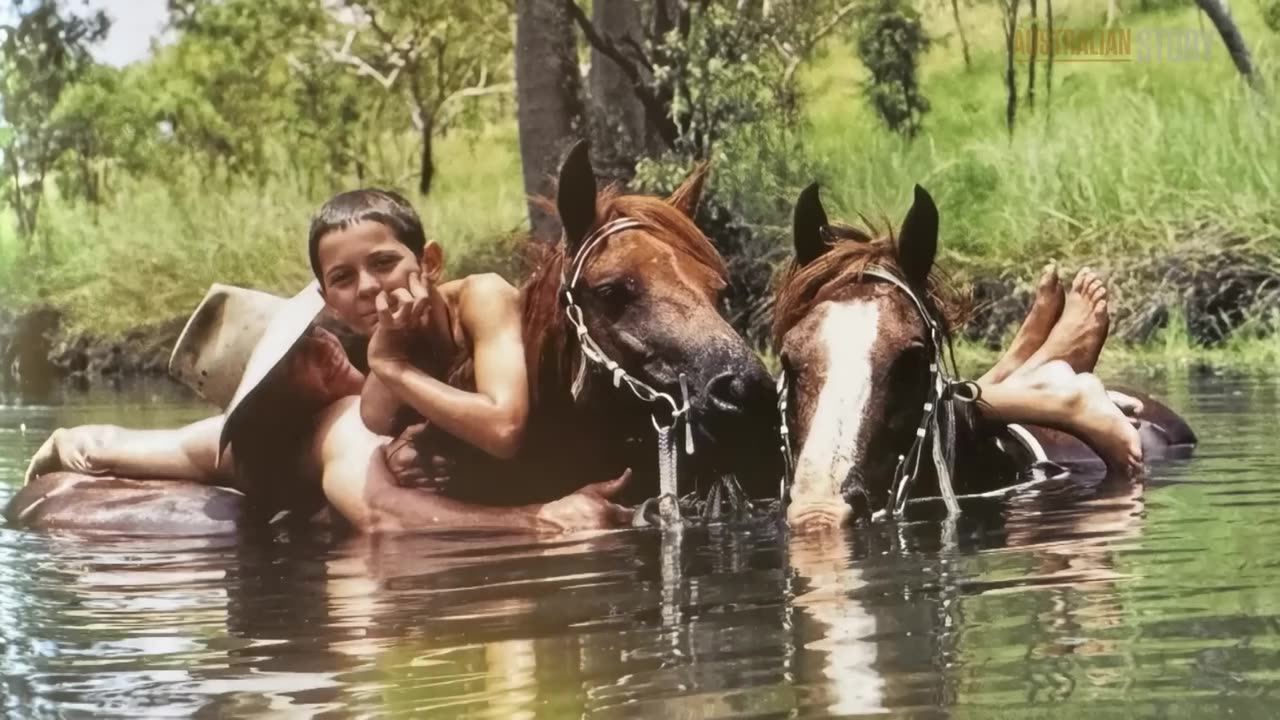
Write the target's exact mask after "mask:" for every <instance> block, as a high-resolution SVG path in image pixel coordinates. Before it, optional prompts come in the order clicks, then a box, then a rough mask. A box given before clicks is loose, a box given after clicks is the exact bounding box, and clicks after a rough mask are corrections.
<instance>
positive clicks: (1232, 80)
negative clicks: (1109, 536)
mask: <svg viewBox="0 0 1280 720" xmlns="http://www.w3.org/2000/svg"><path fill="white" fill-rule="evenodd" d="M1055 12H1056V17H1057V18H1058V25H1059V27H1063V28H1077V27H1090V26H1092V25H1093V24H1096V23H1097V22H1098V21H1099V20H1098V17H1096V14H1097V13H1096V8H1094V7H1093V6H1091V5H1089V4H1087V3H1070V2H1068V3H1065V4H1064V5H1061V6H1059V7H1058V8H1057V9H1056V11H1055ZM1233 13H1236V14H1237V20H1238V21H1239V22H1240V24H1241V27H1242V29H1243V30H1244V31H1245V33H1246V35H1247V37H1248V38H1249V41H1250V44H1251V47H1252V48H1253V49H1254V51H1255V60H1256V61H1257V63H1258V66H1259V68H1260V72H1262V73H1263V74H1264V75H1266V77H1267V78H1268V79H1267V86H1268V87H1272V88H1275V87H1280V72H1278V71H1280V66H1278V64H1277V62H1276V58H1277V57H1278V56H1280V53H1278V52H1277V47H1278V42H1277V37H1278V36H1277V35H1276V34H1275V33H1274V32H1272V31H1270V30H1269V29H1267V27H1266V26H1265V24H1264V23H1263V22H1262V21H1261V20H1260V17H1259V10H1258V8H1256V7H1254V6H1252V5H1249V4H1243V5H1240V6H1239V7H1236V8H1233ZM926 20H927V25H929V26H930V32H931V34H933V35H935V36H936V37H937V38H938V40H939V41H938V42H937V43H936V44H935V46H934V49H933V50H931V51H930V52H929V53H928V54H927V56H926V57H925V60H924V63H923V64H922V67H921V86H922V89H923V92H924V94H925V95H926V96H927V97H928V98H929V99H930V103H931V105H932V108H933V109H932V110H931V111H930V112H929V113H928V114H927V116H926V118H925V123H924V129H923V130H922V132H921V134H920V135H919V136H918V137H917V138H916V139H915V140H914V141H907V140H905V139H904V138H902V137H901V136H898V135H896V134H894V133H891V132H889V131H887V130H886V129H885V128H884V127H883V125H882V123H881V122H880V121H879V119H878V118H877V117H876V116H875V115H874V114H873V112H872V111H871V110H870V108H869V104H868V102H867V100H866V97H865V94H864V91H863V87H862V84H861V83H862V82H863V80H864V70H863V68H862V67H861V64H860V63H859V62H858V61H857V60H856V59H855V58H854V56H853V54H852V51H851V50H850V49H849V48H848V47H847V46H845V45H842V44H840V43H835V44H834V46H833V47H832V48H831V49H830V52H829V53H828V54H827V55H826V57H824V58H823V59H822V60H821V61H819V62H818V63H816V65H814V66H813V67H810V68H807V69H806V70H805V71H804V73H803V77H804V83H803V85H804V97H803V106H804V108H805V122H804V125H803V127H801V128H799V129H798V133H799V136H800V141H801V142H800V145H801V146H802V147H803V151H804V154H805V155H806V156H807V158H808V159H807V161H806V163H807V164H805V166H806V167H810V168H811V171H809V170H806V175H805V176H804V177H795V178H775V177H772V176H770V177H765V176H766V175H768V171H767V170H765V168H766V167H770V166H768V165H767V164H766V163H765V160H764V159H761V158H735V159H734V160H733V161H732V163H729V161H726V160H722V159H721V160H717V161H716V162H718V163H720V165H719V167H722V168H726V169H727V168H733V172H732V175H734V176H735V177H738V178H741V177H745V176H749V175H751V174H752V173H753V172H755V173H756V174H758V175H760V176H761V177H762V178H763V179H762V180H760V182H761V183H765V184H766V185H767V186H768V187H767V189H768V190H769V192H768V193H764V194H761V197H768V198H775V199H776V203H773V204H772V205H770V204H769V203H763V202H762V205H767V207H753V208H751V210H752V212H750V213H743V214H749V215H751V216H753V217H755V218H759V219H760V222H761V223H762V229H763V231H762V232H760V233H757V234H756V235H755V236H754V238H753V242H759V243H775V242H776V243H778V246H774V245H768V246H767V247H764V248H763V249H761V248H756V247H753V248H751V254H753V255H754V256H757V257H763V256H769V257H772V258H785V257H786V255H787V254H788V252H787V251H788V248H786V247H783V246H782V245H783V244H785V243H787V242H789V239H788V233H787V232H786V230H785V229H786V228H787V227H789V216H790V210H791V199H792V198H794V197H795V194H796V192H797V191H798V190H799V188H800V187H802V186H803V185H805V184H807V183H808V182H810V181H812V180H813V179H815V178H816V179H818V180H820V181H821V182H822V186H823V198H824V202H825V203H826V204H827V207H828V209H829V210H830V212H831V215H832V217H833V218H839V219H843V220H856V219H857V218H858V217H859V215H860V214H865V215H866V216H867V217H870V218H872V219H873V220H876V221H879V220H880V218H890V219H893V220H895V221H896V220H898V219H900V218H901V217H902V213H903V212H904V211H905V209H906V206H907V204H908V203H909V201H910V197H911V193H910V189H911V185H912V183H915V182H919V183H920V184H922V185H924V186H925V187H926V188H928V189H929V191H930V192H931V194H932V195H933V196H934V198H935V199H936V200H937V202H938V205H939V207H940V209H941V213H942V238H941V248H940V255H939V265H940V266H941V267H942V268H944V269H945V270H947V271H948V272H949V273H950V274H951V276H952V277H953V279H954V280H955V282H956V283H957V284H959V285H960V286H962V287H972V288H973V289H974V293H975V296H976V297H975V299H976V300H977V303H976V313H975V317H974V320H973V322H972V323H971V324H970V325H969V326H968V328H967V329H966V331H965V333H964V337H965V338H966V339H967V340H968V341H969V342H972V343H974V345H975V347H987V348H995V347H999V345H1000V344H1001V342H1002V340H1003V338H1004V337H1006V336H1007V335H1008V333H1009V332H1010V331H1011V328H1012V326H1014V325H1016V323H1017V321H1018V320H1019V319H1020V318H1021V315H1022V313H1023V312H1024V311H1025V308H1026V304H1027V302H1028V300H1029V297H1030V289H1031V286H1032V283H1033V282H1034V281H1035V278H1036V275H1037V273H1038V271H1039V269H1040V268H1041V267H1042V266H1043V265H1044V264H1045V263H1046V262H1048V261H1056V262H1058V263H1059V265H1060V267H1061V268H1062V269H1063V271H1064V274H1065V275H1067V276H1068V277H1069V276H1070V274H1072V273H1074V272H1075V270H1076V269H1078V268H1080V267H1082V266H1086V265H1087V266H1090V267H1093V268H1095V269H1098V270H1101V271H1103V272H1104V273H1105V274H1107V276H1108V278H1109V282H1110V285H1111V288H1112V304H1111V307H1112V311H1113V314H1114V317H1115V324H1114V328H1115V329H1114V333H1113V337H1114V338H1115V342H1116V343H1117V344H1119V345H1123V346H1126V347H1132V348H1135V349H1134V350H1132V351H1131V352H1132V353H1133V354H1135V355H1141V356H1152V355H1158V354H1168V355H1169V356H1170V357H1191V356H1195V357H1209V358H1221V359H1222V361H1223V362H1234V361H1236V359H1238V358H1241V357H1243V356H1245V355H1253V354H1258V353H1261V354H1262V355H1263V356H1266V354H1267V351H1255V350H1250V351H1248V352H1238V351H1235V350H1231V348H1241V347H1250V348H1256V347H1262V348H1267V347H1270V346H1271V344H1273V343H1274V342H1275V340H1274V337H1275V333H1276V332H1277V331H1280V214H1277V206H1276V201H1275V197H1276V190H1275V189H1276V183H1277V182H1278V181H1280V164H1278V163H1277V155H1276V153H1275V148H1276V147H1280V94H1278V93H1275V92H1272V93H1270V94H1268V95H1259V94H1257V93H1253V92H1252V91H1250V90H1248V89H1247V88H1246V87H1245V86H1244V85H1243V83H1241V82H1240V79H1239V77H1238V76H1237V75H1236V71H1235V69H1234V67H1233V66H1232V64H1231V62H1230V60H1229V59H1228V58H1227V56H1226V53H1225V51H1222V50H1221V48H1215V49H1214V52H1213V53H1212V54H1211V57H1210V58H1209V59H1208V60H1207V61H1205V62H1202V63H1198V64H1191V65H1188V64H1173V63H1163V64H1162V63H1136V62H1135V63H1110V64H1097V63H1064V64H1062V65H1061V66H1055V69H1054V81H1053V89H1052V101H1051V102H1050V101H1049V98H1048V96H1049V94H1050V93H1049V92H1048V89H1047V88H1045V87H1044V78H1043V76H1042V77H1041V78H1040V83H1041V87H1040V88H1039V91H1038V95H1037V97H1038V101H1037V102H1038V104H1036V105H1034V106H1033V105H1032V104H1031V103H1030V101H1029V100H1030V98H1028V97H1026V96H1025V93H1024V95H1023V97H1021V98H1020V102H1021V106H1020V109H1019V115H1018V126H1017V129H1016V132H1015V133H1014V134H1013V135H1012V137H1010V136H1009V134H1008V132H1007V130H1006V128H1005V127H1004V113H1003V108H1004V104H1003V93H1004V88H1003V80H1002V71H1003V56H1002V54H1001V52H1002V51H1001V41H1002V39H1001V38H1000V37H999V35H1000V33H999V29H998V28H999V22H998V17H997V16H996V11H995V10H994V9H992V8H988V7H986V6H979V7H975V8H972V9H970V10H968V11H966V14H965V16H964V18H963V21H964V23H965V25H966V26H967V27H968V28H969V31H970V36H969V42H970V45H971V46H972V49H973V52H972V64H971V65H966V64H965V63H963V62H962V61H961V59H960V57H961V56H960V55H959V54H958V53H956V52H955V48H954V43H955V41H956V36H955V34H954V22H953V20H952V18H951V15H950V13H931V14H930V16H929V17H928V18H927V19H926ZM1123 22H1124V25H1125V26H1126V27H1131V28H1135V29H1137V28H1143V27H1198V24H1199V19H1198V17H1197V11H1196V10H1195V9H1194V8H1192V7H1190V6H1188V7H1185V8H1177V9H1169V10H1166V11H1153V12H1147V13H1138V12H1131V13H1129V14H1127V15H1126V16H1124V18H1123ZM949 45H950V47H949ZM1018 69H1019V83H1020V84H1025V83H1026V81H1027V78H1026V77H1025V70H1026V66H1025V65H1022V66H1020V67H1019V68H1018ZM385 140H386V142H385V147H381V148H379V150H380V152H382V153H383V154H385V155H387V156H389V157H399V158H404V159H405V167H404V170H405V174H404V177H405V178H409V179H410V180H408V181H406V180H401V181H399V182H397V181H395V180H394V179H391V180H388V179H380V180H377V183H378V184H390V185H393V186H396V187H401V186H403V185H405V183H406V182H410V181H411V179H412V177H413V163H414V154H413V152H412V150H413V147H414V138H411V137H391V136H388V137H387V138H386V139H385ZM277 150H279V149H277ZM435 150H436V160H437V164H438V167H439V173H438V175H437V177H436V181H435V184H434V186H433V189H432V192H431V194H430V196H429V197H427V198H421V197H419V196H414V202H415V204H416V205H417V207H418V209H419V210H420V211H421V213H422V215H423V218H424V222H425V224H426V226H427V230H428V232H429V234H430V235H431V236H432V237H433V238H436V239H438V240H439V241H440V242H441V244H442V245H443V247H444V249H445V254H446V261H447V264H448V270H449V272H450V273H452V274H454V275H457V274H461V273H465V272H471V271H476V270H498V271H500V272H503V273H504V274H506V275H507V276H508V277H510V278H511V279H513V280H516V279H517V278H516V271H517V268H518V262H517V261H516V260H515V253H514V252H513V246H512V242H513V240H512V239H513V238H514V237H515V236H517V235H518V234H519V233H520V232H521V231H522V229H523V227H524V223H525V220H524V216H525V198H524V193H523V186H522V181H521V167H520V156H519V146H518V140H517V132H516V127H515V123H514V120H513V119H511V118H507V119H504V120H500V121H496V122H490V123H486V124H483V125H481V126H478V127H470V128H458V129H456V130H452V131H450V132H449V134H448V135H446V136H444V137H442V138H440V140H439V142H438V143H437V146H436V149H435ZM1267 158H1271V160H1267ZM726 163H727V164H726ZM282 166H283V164H282ZM716 167H717V165H716V164H715V163H713V170H712V177H711V185H710V192H711V193H713V194H714V193H716V191H717V187H716V170H715V168H716ZM757 171H758V172H757ZM120 172H121V173H123V170H121V171H120ZM722 172H724V171H722ZM810 172H811V174H810ZM775 181H776V182H775ZM359 182H360V181H359V179H357V178H329V179H328V180H327V181H325V182H317V181H315V180H314V179H308V180H301V179H299V178H297V177H292V176H289V175H287V174H285V173H283V172H282V173H281V174H280V175H279V176H275V177H264V178H255V179H254V180H252V181H250V180H247V179H244V178H239V177H230V176H224V175H222V174H220V173H219V172H216V171H215V172H209V171H208V170H207V169H205V168H178V169H175V170H174V173H173V176H172V177H170V178H166V179H164V180H160V179H157V178H147V177H140V178H134V177H129V176H126V175H123V174H117V175H116V176H115V177H114V178H113V180H112V184H113V188H114V191H113V193H112V195H111V196H110V197H108V198H104V199H103V200H102V202H101V203H99V204H97V205H86V204H84V203H77V202H71V201H68V200H66V199H63V198H60V197H58V195H57V193H56V188H51V189H50V190H49V194H48V196H47V197H46V202H45V203H44V205H43V209H42V213H41V224H40V227H41V230H40V233H39V235H38V237H37V238H35V240H34V241H33V243H32V244H31V246H30V247H26V246H25V245H24V243H23V242H20V241H19V240H18V239H17V238H16V236H15V235H14V233H13V230H12V223H11V220H12V218H10V217H8V216H5V215H4V214H3V213H0V306H2V307H6V308H9V309H10V311H11V312H16V313H34V316H35V317H46V316H47V314H48V313H49V312H53V313H56V315H57V317H58V328H59V329H58V331H57V338H56V339H55V340H50V341H49V347H48V351H47V352H45V351H42V350H40V347H43V346H32V347H34V348H35V349H32V350H24V351H23V352H28V353H30V354H31V357H36V356H41V355H43V356H44V357H46V359H47V360H48V364H49V365H50V366H52V367H54V368H57V369H58V371H59V372H65V373H67V374H68V375H70V374H73V373H90V374H92V369H93V368H97V369H99V371H100V372H99V373H98V374H103V373H109V372H152V371H154V368H156V367H157V361H156V359H155V356H156V355H158V354H162V353H160V352H159V348H161V347H163V346H164V343H165V340H166V334H165V332H161V330H160V329H161V328H171V327H172V325H173V323H174V322H175V318H178V317H180V316H185V314H186V313H188V312H190V310H191V309H192V308H194V307H195V306H196V304H197V303H198V302H199V300H200V298H201V297H202V296H203V294H204V292H205V291H206V289H207V288H208V287H209V285H210V284H212V283H215V282H220V283H229V284H236V285H243V286H248V287H255V288H261V289H265V290H270V291H274V292H277V293H280V294H290V293H292V292H294V291H296V290H297V288H299V287H301V286H302V285H303V284H305V283H306V282H308V281H309V280H310V273H309V270H308V267H307V259H306V252H305V249H304V246H303V242H302V238H304V237H305V236H306V230H307V222H308V218H309V217H310V215H311V213H312V212H314V210H315V209H316V208H317V207H318V206H319V205H320V204H321V203H322V202H323V201H324V200H325V199H326V198H327V197H328V196H329V195H330V194H331V193H332V192H334V191H335V190H339V189H343V188H345V187H350V186H353V185H356V184H359ZM770 183H773V184H770ZM774 184H777V185H778V187H776V188H775V187H774ZM402 189H404V188H402ZM762 238H764V239H762ZM762 285H763V283H757V284H756V286H753V288H752V293H753V294H755V295H758V296H763V294H764V290H763V288H762V287H760V286H762ZM758 299H761V298H760V297H754V298H750V300H753V301H754V300H758ZM42 313H43V315H42ZM37 324H38V323H37ZM751 330H752V331H753V334H754V336H756V337H759V336H760V334H761V333H760V322H759V319H758V318H757V322H756V326H755V327H752V328H751ZM42 332H43V331H42ZM135 347H138V348H142V347H145V348H150V349H149V350H145V349H138V350H137V351H136V352H135V351H134V350H133V348H135ZM56 348H63V350H62V352H60V353H59V352H55V350H56ZM10 355H13V353H12V352H11V353H10ZM6 357H8V356H0V360H4V359H5V358H6ZM11 364H12V361H11V360H9V361H6V363H5V365H4V367H3V368H0V371H5V370H7V369H8V368H9V367H10V366H11ZM37 364H38V363H37V362H36V361H35V360H31V361H30V363H29V366H30V367H35V366H36V365H37ZM117 368H118V370H117ZM146 368H150V369H146ZM2 374H4V372H0V375H2Z"/></svg>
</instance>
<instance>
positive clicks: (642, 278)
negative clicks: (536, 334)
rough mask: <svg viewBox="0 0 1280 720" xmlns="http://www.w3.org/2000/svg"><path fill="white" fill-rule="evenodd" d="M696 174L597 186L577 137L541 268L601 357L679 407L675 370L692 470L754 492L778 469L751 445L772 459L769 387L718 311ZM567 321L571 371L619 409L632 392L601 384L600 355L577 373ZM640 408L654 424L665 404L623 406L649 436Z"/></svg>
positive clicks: (771, 481) (771, 485)
mask: <svg viewBox="0 0 1280 720" xmlns="http://www.w3.org/2000/svg"><path fill="white" fill-rule="evenodd" d="M704 179H705V168H699V169H697V170H695V171H694V173H693V174H692V175H691V176H690V177H689V178H688V179H687V180H686V181H685V182H684V183H683V184H682V185H681V186H680V187H679V189H677V190H676V191H675V193H674V194H672V195H671V196H670V197H668V198H666V199H662V198H656V197H647V196H640V195H625V194H621V193H619V192H618V191H617V190H616V189H614V188H612V187H611V188H606V189H604V190H600V189H598V188H597V184H596V176H595V173H594V171H593V170H592V167H591V164H590V161H589V159H588V156H587V151H586V146H585V144H579V145H578V146H576V147H575V148H574V149H573V150H571V151H570V153H569V155H568V156H567V158H566V160H565V162H564V164H563V165H562V167H561V170H560V178H559V186H558V193H557V198H556V206H557V211H558V214H559V217H560V220H561V224H562V225H563V227H564V237H563V242H562V245H561V246H560V247H559V248H558V249H557V250H556V251H555V252H554V253H553V262H550V263H546V264H545V267H546V270H545V271H544V272H554V273H557V275H556V277H555V278H554V280H556V281H559V280H560V278H561V277H563V278H564V281H563V284H562V283H561V282H556V285H557V286H558V287H560V289H561V290H563V289H565V288H566V287H567V288H568V289H569V290H570V291H571V293H572V299H573V302H574V303H576V305H577V306H578V307H579V308H580V310H581V321H582V323H583V325H584V326H585V327H586V329H587V331H588V332H589V337H590V339H591V340H592V341H594V343H595V344H597V345H598V346H599V350H600V351H601V355H602V356H603V357H604V358H607V359H608V360H610V361H612V362H615V363H617V365H618V366H619V367H620V368H621V369H622V370H624V371H625V372H626V373H627V374H628V375H630V376H631V377H634V378H635V379H637V380H639V381H640V382H642V383H644V384H645V385H647V386H649V387H651V388H652V389H654V390H657V391H661V392H662V393H665V394H667V395H668V396H670V397H671V398H673V399H674V400H675V401H676V402H677V403H681V404H682V403H683V397H684V396H683V393H682V380H681V379H682V376H683V378H684V387H686V388H687V389H688V395H689V405H690V416H691V422H692V425H693V428H694V429H695V435H694V437H695V455H694V459H695V462H696V463H697V464H698V469H699V470H700V471H701V470H706V471H710V472H712V473H734V474H735V475H737V476H738V478H739V480H740V481H741V482H742V483H743V486H744V488H745V489H747V490H748V492H750V493H752V494H753V495H764V494H766V493H768V492H769V491H770V490H772V491H774V494H776V488H777V485H776V483H777V478H778V477H779V474H780V465H775V463H764V464H763V466H762V464H761V462H760V459H759V457H760V455H759V453H753V452H750V450H751V449H752V448H759V447H761V444H762V443H764V447H767V448H768V449H769V450H770V451H771V452H772V454H773V455H774V456H776V455H777V452H776V448H777V437H778V435H777V432H778V430H777V428H778V419H777V418H778V415H777V393H776V391H775V388H774V384H773V381H772V379H771V378H770V376H769V374H768V372H767V371H766V370H765V368H764V366H763V364H762V363H761V362H760V359H759V358H758V356H757V355H756V353H755V352H754V351H753V350H752V349H751V347H750V346H749V345H748V344H747V343H746V341H745V340H743V338H742V336H740V335H739V334H738V333H737V332H736V331H735V330H734V329H733V328H732V327H731V326H730V325H729V323H728V322H727V321H726V320H725V319H724V317H723V316H722V315H721V314H720V311H719V309H718V308H719V305H720V302H719V301H720V296H721V294H722V293H723V292H724V290H725V289H726V287H727V277H726V268H725V266H724V261H723V260H722V259H721V257H720V255H719V253H718V252H717V251H716V250H715V248H714V247H713V246H712V244H711V243H710V241H709V240H708V239H707V237H706V236H705V235H703V234H702V232H701V231H700V230H699V229H698V228H697V226H696V225H695V224H694V222H693V215H694V211H695V210H696V208H697V205H698V202H699V199H700V196H701V194H702V187H703V181H704ZM552 280H553V279H552V278H545V279H544V282H549V281H552ZM565 310H566V299H565V297H564V296H563V295H561V296H560V297H559V298H557V302H556V303H555V305H554V312H556V313H558V315H559V317H560V318H561V319H562V320H563V319H564V317H565ZM566 324H568V323H566ZM566 329H567V330H568V337H567V338H566V340H567V343H566V347H567V348H568V352H569V353H570V354H571V355H573V356H574V357H575V358H576V360H575V361H573V362H572V363H571V365H572V371H573V374H574V375H575V376H577V377H578V379H579V380H580V381H581V380H583V379H584V378H585V382H586V383H587V384H589V385H591V386H592V387H591V388H589V389H588V390H587V392H592V391H593V390H594V391H595V392H594V395H595V397H597V398H600V397H603V398H605V400H606V401H607V402H609V403H611V407H617V408H618V411H617V414H618V415H623V414H625V412H626V411H625V410H624V409H623V408H626V407H627V405H628V403H627V401H629V400H633V398H628V397H627V396H628V395H630V393H629V392H628V388H627V386H626V385H625V384H624V385H623V386H622V387H621V388H620V389H616V390H614V389H606V388H607V386H608V385H609V384H610V380H611V378H610V373H609V372H608V370H607V369H604V368H602V367H601V365H600V363H599V362H595V363H590V362H589V363H588V365H589V367H588V368H587V371H588V372H586V373H583V374H582V375H581V376H578V373H579V372H580V371H581V368H582V362H583V360H582V356H581V354H580V349H581V348H580V343H579V342H578V341H577V340H576V339H575V338H574V337H573V335H574V331H575V328H573V327H572V326H571V324H570V327H567V328H566ZM544 356H545V354H544ZM590 365H593V367H590ZM602 391H603V392H602ZM578 394H579V395H581V394H583V393H578ZM630 405H631V406H632V407H634V405H635V403H634V402H632V403H630ZM649 412H652V413H654V415H655V416H656V417H657V418H658V419H659V420H660V421H661V420H662V419H665V418H667V417H670V414H671V409H670V407H667V406H665V405H664V404H663V403H661V402H659V403H649V404H647V405H645V406H644V407H643V408H642V409H639V412H638V413H633V416H634V415H635V414H643V415H644V417H643V423H644V427H645V431H646V432H647V433H652V432H653V430H652V426H651V425H650V424H649V423H650V420H649V417H648V415H647V414H648V413H649ZM681 437H682V436H681ZM744 448H745V449H747V452H744ZM746 458H750V460H746ZM775 460H776V458H775ZM764 466H772V467H764ZM755 474H758V475H759V477H750V476H752V475H755Z"/></svg>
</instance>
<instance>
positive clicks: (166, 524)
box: [4, 472, 245, 537]
mask: <svg viewBox="0 0 1280 720" xmlns="http://www.w3.org/2000/svg"><path fill="white" fill-rule="evenodd" d="M244 501H245V497H244V496H243V495H241V494H240V493H238V492H235V491H234V490H228V489H226V488H220V487H212V486H208V485H200V484H198V483H194V482H190V481H184V480H130V479H126V478H117V477H95V476H91V475H82V474H79V473H72V472H56V473H50V474H48V475H42V476H41V477H38V478H36V479H35V480H32V481H31V482H30V483H28V484H27V485H25V486H23V487H22V489H20V490H19V491H18V493H17V494H16V495H14V496H13V498H12V499H11V500H10V501H9V504H8V505H7V506H6V507H5V511H4V517H5V521H6V522H8V523H9V524H10V525H11V526H14V527H24V528H31V529H40V530H74V531H76V532H92V533H118V534H128V535H166V536H187V537H192V536H209V535H227V534H233V533H236V532H237V531H238V530H239V529H240V527H241V523H242V518H243V517H244V514H245V502H244Z"/></svg>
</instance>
